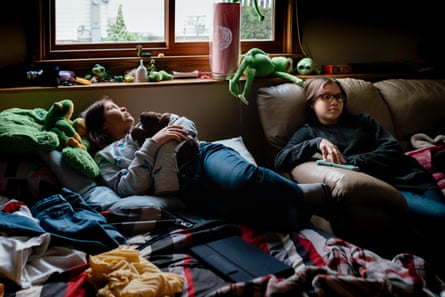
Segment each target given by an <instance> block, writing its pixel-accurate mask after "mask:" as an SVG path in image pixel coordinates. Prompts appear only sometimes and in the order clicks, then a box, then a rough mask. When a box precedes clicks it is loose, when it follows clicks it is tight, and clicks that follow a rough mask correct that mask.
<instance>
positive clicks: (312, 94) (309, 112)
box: [304, 77, 346, 122]
mask: <svg viewBox="0 0 445 297" xmlns="http://www.w3.org/2000/svg"><path fill="white" fill-rule="evenodd" d="M327 84H336V85H337V86H338V87H339V88H340V91H341V93H342V95H343V98H344V99H343V104H346V92H345V90H344V89H343V87H342V86H341V84H340V83H339V82H338V81H337V80H336V79H335V78H331V77H315V78H310V79H307V80H305V81H304V97H305V98H306V104H305V106H304V114H305V116H306V119H307V121H309V122H318V119H317V116H316V115H315V112H314V110H313V109H312V108H311V104H312V103H313V102H314V101H315V100H316V99H317V96H318V95H320V90H321V89H322V88H323V87H324V86H325V85H327ZM344 113H345V109H344V110H343V114H344ZM343 114H342V115H343Z"/></svg>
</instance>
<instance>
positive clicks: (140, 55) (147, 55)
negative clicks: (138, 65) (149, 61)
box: [136, 44, 151, 57]
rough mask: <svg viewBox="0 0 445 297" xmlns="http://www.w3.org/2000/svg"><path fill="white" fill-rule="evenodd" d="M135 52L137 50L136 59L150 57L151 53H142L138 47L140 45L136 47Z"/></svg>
mask: <svg viewBox="0 0 445 297" xmlns="http://www.w3.org/2000/svg"><path fill="white" fill-rule="evenodd" d="M136 50H137V55H138V57H151V53H149V52H144V51H143V49H142V45H140V44H139V45H138V46H137V47H136Z"/></svg>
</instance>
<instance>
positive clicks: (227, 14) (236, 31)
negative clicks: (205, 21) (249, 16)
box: [210, 1, 240, 79]
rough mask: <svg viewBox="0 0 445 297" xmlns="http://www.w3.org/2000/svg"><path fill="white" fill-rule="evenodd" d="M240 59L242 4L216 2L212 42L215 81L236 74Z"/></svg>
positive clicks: (211, 51) (211, 65)
mask: <svg viewBox="0 0 445 297" xmlns="http://www.w3.org/2000/svg"><path fill="white" fill-rule="evenodd" d="M239 59H240V3H239V2H236V3H233V2H219V1H215V3H214V10H213V36H212V39H211V41H210V69H211V71H212V77H213V78H215V79H227V78H228V77H229V76H231V75H233V74H234V73H235V72H236V69H237V68H238V66H239Z"/></svg>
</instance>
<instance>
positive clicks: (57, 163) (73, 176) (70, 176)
mask: <svg viewBox="0 0 445 297" xmlns="http://www.w3.org/2000/svg"><path fill="white" fill-rule="evenodd" d="M38 155H39V156H40V157H41V158H42V160H43V161H44V162H45V163H46V165H47V166H48V167H49V168H50V169H51V171H52V172H53V173H54V175H55V176H56V177H57V179H58V180H59V182H60V184H61V185H62V186H63V187H66V188H68V189H70V190H71V191H73V192H76V193H79V194H82V192H85V191H87V190H88V189H89V188H91V187H93V186H96V181H95V180H94V179H91V178H88V177H85V176H83V175H81V174H79V173H77V172H76V171H74V170H73V169H72V168H71V167H69V166H67V165H66V164H64V163H63V162H62V153H61V152H60V151H58V150H52V151H49V152H48V151H39V152H38Z"/></svg>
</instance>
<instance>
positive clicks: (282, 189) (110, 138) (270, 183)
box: [82, 98, 331, 231]
mask: <svg viewBox="0 0 445 297" xmlns="http://www.w3.org/2000/svg"><path fill="white" fill-rule="evenodd" d="M82 116H83V117H84V118H85V122H86V126H87V129H88V138H89V141H90V142H91V144H92V147H95V148H96V149H97V152H96V153H95V159H96V161H97V163H98V165H99V168H100V173H101V177H102V178H103V180H104V182H105V183H106V185H108V186H109V187H110V188H112V189H113V190H114V191H115V192H116V193H117V194H118V195H120V196H122V197H125V196H128V195H144V194H152V184H153V181H152V177H153V164H154V163H155V162H156V157H157V152H158V151H159V149H160V147H161V146H162V145H164V144H165V143H167V142H168V141H171V140H175V141H178V142H181V141H183V140H186V139H187V138H188V137H189V135H188V132H186V130H185V129H184V128H183V127H182V126H181V125H167V126H166V127H164V128H162V129H161V130H159V131H158V132H157V133H155V134H154V135H153V136H152V137H149V138H146V139H145V140H144V142H143V143H142V144H140V143H138V142H137V141H135V140H134V139H133V138H132V135H131V131H132V129H133V127H134V122H135V120H134V118H133V116H132V115H131V114H130V113H129V112H128V111H127V109H126V108H125V107H119V106H117V105H116V104H115V103H114V101H113V100H111V99H110V98H103V99H101V100H99V101H96V102H95V103H93V104H92V105H90V106H89V107H88V108H87V109H86V110H85V111H84V112H83V113H82ZM92 153H93V152H92ZM179 181H180V189H179V192H178V193H177V195H178V196H179V197H180V198H182V199H183V200H184V201H185V202H186V203H188V204H189V205H190V206H191V207H192V208H191V209H193V210H195V211H198V213H200V214H203V215H210V216H215V215H216V216H218V217H220V218H224V219H229V220H232V221H235V222H237V223H244V224H247V225H254V226H257V227H263V228H267V229H273V230H292V231H295V230H298V229H300V228H303V227H304V226H306V225H307V224H308V222H309V219H310V217H311V215H312V214H316V213H319V212H323V211H325V210H326V209H330V208H331V206H330V204H331V199H330V198H331V196H330V191H329V187H328V186H327V185H324V184H319V183H317V184H297V183H295V182H293V181H291V180H289V179H287V178H285V177H283V176H281V175H279V174H278V173H276V172H274V171H273V170H270V169H268V168H265V167H260V166H256V165H254V164H252V163H251V162H249V161H247V160H246V159H244V158H243V157H242V156H241V155H240V154H239V153H238V152H237V151H235V150H234V149H232V148H229V147H227V146H224V145H222V144H217V143H212V142H206V141H200V145H199V153H198V154H197V155H196V157H195V158H194V159H193V160H191V161H190V162H189V163H188V165H186V166H182V168H181V170H180V171H179ZM240 197H241V199H240Z"/></svg>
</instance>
